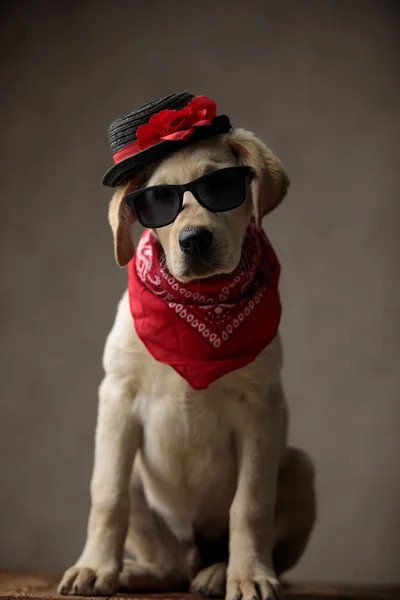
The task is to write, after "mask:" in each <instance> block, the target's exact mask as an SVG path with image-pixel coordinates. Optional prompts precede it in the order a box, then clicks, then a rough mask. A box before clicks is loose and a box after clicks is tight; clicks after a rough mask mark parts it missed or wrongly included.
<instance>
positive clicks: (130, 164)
mask: <svg viewBox="0 0 400 600" xmlns="http://www.w3.org/2000/svg"><path fill="white" fill-rule="evenodd" d="M231 129H232V125H231V123H230V120H229V117H227V116H226V115H220V116H218V117H215V118H214V119H213V121H212V123H211V125H204V126H202V127H196V128H195V130H194V132H193V134H192V135H191V136H190V138H188V139H187V140H179V141H169V140H166V141H165V142H160V143H159V144H156V145H155V146H151V148H147V149H146V150H143V151H142V152H139V153H138V154H135V155H134V156H130V157H129V158H126V159H125V160H123V161H121V162H120V163H117V164H116V165H114V166H112V167H111V169H109V170H108V171H107V173H106V174H105V175H104V177H103V179H102V184H103V185H106V186H108V187H117V186H119V185H124V184H125V183H127V182H128V181H129V180H130V179H131V177H133V175H135V173H138V172H139V171H142V170H143V169H145V168H146V167H148V166H149V165H151V164H153V163H156V162H158V161H159V160H161V159H162V158H165V157H166V156H168V155H170V154H173V153H174V152H176V151H177V150H181V149H182V148H186V147H187V146H190V145H191V144H194V143H195V142H199V141H201V140H207V139H210V138H212V137H215V136H216V135H220V134H222V133H228V131H230V130H231Z"/></svg>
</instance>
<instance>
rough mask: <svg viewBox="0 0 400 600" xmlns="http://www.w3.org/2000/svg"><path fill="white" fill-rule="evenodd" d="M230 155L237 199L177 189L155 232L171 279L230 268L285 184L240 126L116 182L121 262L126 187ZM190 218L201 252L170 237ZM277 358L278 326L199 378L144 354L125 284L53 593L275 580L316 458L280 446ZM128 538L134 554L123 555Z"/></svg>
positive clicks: (305, 530)
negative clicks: (77, 541)
mask: <svg viewBox="0 0 400 600" xmlns="http://www.w3.org/2000/svg"><path fill="white" fill-rule="evenodd" d="M237 164H247V165H250V166H252V167H253V169H254V171H255V174H256V176H255V179H254V181H253V182H252V184H251V187H250V189H249V193H248V197H247V198H246V200H245V202H244V203H243V204H242V205H241V206H240V207H239V208H237V209H235V210H232V211H230V212H228V213H219V214H213V213H210V212H208V211H207V210H205V209H204V208H202V207H201V206H200V205H199V204H198V203H197V202H196V201H195V199H194V198H193V196H191V194H190V193H186V194H185V199H184V209H183V210H182V212H181V213H180V214H179V215H178V217H177V219H176V220H175V222H174V223H173V224H172V225H169V226H168V227H164V228H162V229H160V230H158V231H157V232H156V235H157V236H158V238H159V240H160V242H161V245H162V247H163V250H164V255H165V260H166V264H167V266H168V269H169V270H170V272H171V273H172V274H173V275H174V276H175V277H176V278H177V279H180V280H181V281H188V280H190V279H193V278H196V279H199V278H201V277H208V276H211V275H215V274H217V273H226V272H231V271H233V270H234V269H235V267H236V266H237V264H238V263H239V261H240V257H241V247H242V242H243V239H244V235H245V231H246V228H247V225H248V223H249V221H250V218H251V215H252V214H253V215H254V217H255V219H256V222H257V224H258V225H259V226H261V220H262V217H263V216H264V215H265V214H267V213H268V212H270V211H271V210H273V209H274V208H275V207H276V206H277V205H278V204H279V203H280V202H281V200H282V199H283V197H284V196H285V194H286V190H287V187H288V184H289V182H288V178H287V176H286V173H285V172H284V169H283V167H282V165H281V163H280V161H279V160H278V159H277V158H276V157H275V156H274V154H273V153H272V152H271V151H270V150H269V149H268V148H267V147H266V146H265V145H264V144H263V143H262V142H261V141H260V140H258V139H257V138H256V137H255V136H254V135H253V134H251V133H249V132H246V131H244V130H238V129H237V130H234V131H233V132H232V133H230V134H226V135H222V136H218V137H216V138H214V139H212V140H209V141H206V142H200V143H197V144H193V145H192V146H189V147H188V148H186V149H184V150H181V151H178V152H176V153H174V154H172V155H170V156H169V157H168V158H166V159H164V160H163V161H161V163H160V164H158V165H156V166H155V167H154V168H153V169H152V170H151V172H150V173H147V174H141V175H138V176H135V177H134V178H133V179H132V180H131V181H130V182H129V184H128V185H126V186H123V187H121V188H120V189H118V190H117V191H116V193H115V194H114V196H113V199H112V200H111V204H110V210H109V220H110V224H111V227H112V230H113V233H114V241H115V255H116V260H117V262H118V264H120V265H121V266H124V265H126V264H127V263H128V262H129V261H130V259H131V258H132V256H133V252H134V247H133V242H132V231H131V230H132V224H133V216H132V213H131V211H130V209H129V208H128V207H127V206H126V204H125V202H124V197H125V195H126V193H127V192H129V191H131V190H134V189H137V188H138V187H140V186H143V185H157V184H162V183H176V184H181V183H185V182H188V181H191V180H193V179H195V178H197V177H199V176H201V175H202V174H204V173H205V172H207V171H209V170H214V169H219V168H224V167H229V166H234V165H237ZM144 177H145V178H144ZM188 226H190V227H193V226H205V227H207V228H208V229H210V230H211V231H212V233H213V239H214V242H213V247H212V255H211V258H210V261H209V262H208V263H207V265H206V266H204V265H198V264H195V263H193V262H190V261H189V262H188V260H187V259H185V258H184V256H183V254H182V251H181V250H180V248H179V244H178V235H179V232H180V231H181V230H182V228H184V227H188ZM281 364H282V353H281V346H280V340H279V337H277V338H275V340H273V342H272V343H271V344H270V345H269V346H268V347H267V348H266V349H265V350H264V351H263V352H262V353H261V354H260V355H259V356H258V357H257V359H256V360H254V362H253V363H251V364H250V365H248V366H246V367H244V368H242V369H239V370H237V371H234V372H232V373H230V374H228V375H225V376H224V377H222V378H221V379H219V380H218V381H216V382H215V383H213V384H212V385H210V387H209V388H208V389H207V390H204V391H195V390H193V389H192V388H191V387H190V386H189V384H188V383H187V382H186V381H185V380H184V379H182V378H181V377H180V376H179V375H178V374H177V373H176V372H175V371H174V370H173V369H172V368H171V367H169V366H167V365H164V364H162V363H159V362H157V361H155V360H154V359H153V358H152V356H150V354H149V353H148V352H147V350H146V349H145V347H144V345H143V344H142V342H141V341H140V339H139V338H138V337H137V335H136V332H135V328H134V325H133V322H132V316H131V313H130V309H129V302H128V296H127V293H125V294H124V295H123V297H122V300H121V302H120V304H119V307H118V311H117V316H116V320H115V324H114V326H113V328H112V330H111V333H110V334H109V336H108V339H107V342H106V347H105V352H104V369H105V378H104V380H103V382H102V383H101V386H100V391H99V397H100V401H99V412H98V422H97V431H96V450H95V463H94V471H93V477H92V483H91V496H92V506H91V512H90V518H89V525H88V534H87V541H86V545H85V548H84V550H83V553H82V555H81V557H80V558H79V560H78V561H77V563H76V565H75V566H74V567H72V568H70V569H69V570H67V571H66V573H65V574H64V577H63V579H62V581H61V583H60V588H59V589H60V591H61V592H62V593H64V594H88V595H93V594H111V593H113V592H114V591H115V590H116V589H117V588H118V587H122V588H124V589H129V590H131V591H139V590H141V591H162V590H168V589H174V588H176V589H178V588H180V587H181V586H185V585H188V584H189V585H190V588H191V589H192V590H193V591H200V592H202V593H203V594H204V595H216V596H224V595H226V598H227V599H228V600H238V599H242V600H253V599H254V598H256V599H257V598H258V599H262V600H266V599H268V600H270V599H272V597H273V596H275V597H276V596H278V595H279V594H280V583H279V581H278V575H279V574H280V573H281V572H282V571H284V570H286V569H288V568H290V567H292V566H293V565H294V564H295V562H296V561H297V560H298V558H299V557H300V555H301V554H302V552H303V550H304V548H305V545H306V543H307V540H308V537H309V534H310V532H311V529H312V526H313V523H314V519H315V502H314V484H313V479H314V473H313V468H312V465H311V463H310V461H309V460H308V458H307V457H306V456H305V455H304V454H303V453H302V452H300V451H298V450H294V449H291V448H287V446H286V430H287V416H286V404H285V399H284V395H283V391H282V386H281V380H280V370H281ZM132 464H133V469H132ZM228 545H229V552H228ZM124 546H125V549H126V550H127V551H128V552H129V553H130V554H131V555H132V557H133V558H131V559H124ZM277 574H278V575H277Z"/></svg>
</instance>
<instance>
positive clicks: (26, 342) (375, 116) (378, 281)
mask: <svg viewBox="0 0 400 600" xmlns="http://www.w3.org/2000/svg"><path fill="white" fill-rule="evenodd" d="M398 8H399V4H398V3H396V2H393V3H392V2H385V1H379V2H378V1H376V2H369V1H344V0H342V1H339V0H337V1H336V2H328V1H322V0H321V1H320V2H310V1H300V0H298V1H297V2H294V1H292V2H262V1H257V0H246V1H245V2H234V1H232V2H221V1H218V0H216V1H214V2H210V1H208V0H201V1H199V2H189V1H188V0H186V1H185V2H183V1H182V2H181V1H176V2H173V1H171V2H156V1H153V0H147V1H142V2H140V3H139V2H134V1H130V2H128V1H114V2H94V1H90V0H86V1H82V2H78V1H70V2H65V1H64V2H61V1H57V2H55V1H53V2H49V3H45V2H43V1H36V2H19V1H14V2H2V3H1V11H2V15H1V16H2V31H1V43H2V51H1V62H2V71H1V90H2V91H1V99H0V101H1V121H2V125H1V141H2V151H1V154H2V156H1V187H0V189H1V220H0V227H1V238H0V243H1V259H2V260H1V263H2V265H1V268H2V272H1V280H0V281H1V307H0V308H1V312H0V319H1V341H2V343H1V357H0V386H1V391H0V393H1V395H0V401H1V405H0V422H1V436H0V461H1V465H0V466H1V475H0V477H1V479H0V483H1V500H0V562H1V564H2V566H3V567H5V566H8V567H21V568H22V567H29V568H45V569H52V568H56V569H61V568H64V567H66V566H69V564H70V563H71V561H73V560H75V558H76V557H77V555H78V553H79V552H80V550H81V546H82V544H83V541H84V534H85V526H86V518H87V513H88V507H89V477H90V472H91V466H92V453H93V450H92V447H93V434H94V426H95V414H96V403H97V399H96V388H97V385H98V383H99V381H100V379H101V376H102V370H101V353H102V346H103V342H104V338H105V335H106V334H107V332H108V330H109V328H110V326H111V323H112V320H113V317H114V311H115V305H116V302H117V300H118V298H119V297H120V294H121V293H122V290H123V288H124V285H125V277H126V275H125V273H124V271H121V270H119V269H118V268H117V267H116V265H115V264H114V262H113V251H112V242H111V234H110V231H109V228H108V224H107V219H106V213H107V202H108V199H109V191H108V190H107V189H105V188H102V187H101V185H100V179H101V176H102V174H103V172H104V171H105V170H106V169H107V168H108V167H109V166H110V165H111V155H110V151H109V148H108V141H107V126H108V124H109V122H111V120H113V119H114V118H116V117H118V116H120V115H123V114H125V113H127V112H129V111H130V110H132V109H133V108H135V107H137V106H139V105H140V104H142V103H144V102H146V101H149V100H153V99H155V98H157V97H159V96H161V95H164V94H168V93H171V92H175V91H184V90H187V91H192V92H194V93H196V94H206V95H209V96H210V97H212V98H215V99H216V100H217V101H218V103H219V105H220V109H221V111H223V112H226V113H228V114H229V115H230V116H231V119H232V121H233V122H234V123H235V124H237V125H239V126H243V127H246V128H248V129H251V130H254V131H255V132H256V133H257V134H258V135H259V136H260V137H261V138H263V139H264V140H265V141H266V142H267V143H268V144H269V145H270V146H271V147H272V148H273V149H274V150H275V151H276V153H277V154H278V155H279V156H280V157H281V158H282V159H283V161H284V163H285V165H286V167H287V170H288V172H289V173H290V175H291V179H292V187H291V191H290V195H289V197H288V199H287V201H286V202H285V203H284V205H283V206H282V207H281V208H279V209H278V211H277V212H276V214H274V215H272V216H271V217H270V218H268V219H267V220H266V222H265V226H266V228H267V230H268V232H269V234H270V236H271V239H272V240H273V242H274V244H275V245H276V248H277V250H278V253H279V256H280V258H281V261H282V263H283V276H282V297H283V303H284V319H283V325H282V332H283V338H284V343H285V348H286V366H285V373H284V376H285V385H286V389H287V393H288V397H289V402H290V406H291V414H292V424H291V439H292V440H293V443H294V444H296V445H299V446H301V447H303V448H305V449H306V450H307V451H308V452H310V453H311V454H312V456H313V457H314V460H315V462H316V465H317V468H318V494H319V505H320V508H319V521H318V526H317V528H316V530H315V533H314V536H313V538H312V542H311V544H310V546H309V549H308V551H307V554H306V555H305V557H304V559H303V560H302V562H301V564H300V565H299V567H298V568H297V569H296V571H295V572H293V574H292V577H293V578H294V577H296V578H298V579H310V580H320V581H327V580H331V581H353V582H394V581H396V580H397V581H400V568H399V554H400V523H399V488H400V485H399V484H400V481H399V478H400V475H399V473H400V469H399V450H400V443H399V434H398V430H399V426H400V414H399V412H400V409H399V407H400V402H399V384H400V372H399V363H400V336H399V333H400V332H399V323H400V316H399V304H400V283H399V277H398V273H399V257H400V252H399V246H400V242H399V218H400V201H399V193H398V190H399V176H398V171H399V165H398V161H399V147H398V141H399V134H400V128H399V111H398V106H399V87H400V85H399V76H398V71H397V67H398V64H397V61H398V56H399V53H398V38H399V27H398V25H399V10H398Z"/></svg>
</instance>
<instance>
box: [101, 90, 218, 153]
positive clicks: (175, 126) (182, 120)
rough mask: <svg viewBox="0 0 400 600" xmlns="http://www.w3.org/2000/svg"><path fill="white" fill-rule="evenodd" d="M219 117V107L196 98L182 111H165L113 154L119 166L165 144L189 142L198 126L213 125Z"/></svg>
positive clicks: (204, 98)
mask: <svg viewBox="0 0 400 600" xmlns="http://www.w3.org/2000/svg"><path fill="white" fill-rule="evenodd" d="M216 116H217V104H216V103H215V102H214V100H211V99H210V98H207V96H196V97H195V98H193V99H192V100H191V101H190V102H189V104H188V105H187V106H185V107H184V108H181V109H179V110H170V109H167V110H162V111H160V112H158V113H156V114H155V115H153V116H152V117H151V118H150V120H149V122H148V123H144V124H143V125H141V126H140V127H139V128H138V130H137V132H136V138H137V139H136V140H135V141H134V142H132V143H130V144H128V145H127V146H125V148H122V150H118V152H116V153H115V154H114V155H113V158H114V162H115V163H116V164H117V163H119V162H121V161H123V160H125V159H126V158H130V157H131V156H134V155H135V154H138V153H139V152H142V151H143V150H146V149H147V148H151V146H155V145H156V144H159V143H160V142H163V141H181V140H186V139H188V138H189V137H190V136H191V135H192V133H193V131H194V128H195V127H202V126H204V125H211V122H212V120H213V119H214V118H215V117H216Z"/></svg>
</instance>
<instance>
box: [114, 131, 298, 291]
mask: <svg viewBox="0 0 400 600" xmlns="http://www.w3.org/2000/svg"><path fill="white" fill-rule="evenodd" d="M238 165H242V166H245V165H246V166H250V167H252V169H253V171H254V178H253V180H252V182H251V183H249V185H248V188H247V192H246V198H245V200H244V202H243V204H241V205H240V206H239V207H237V208H235V209H233V210H230V211H227V212H218V213H213V212H210V211H209V210H207V209H206V208H203V207H202V206H201V205H200V204H199V203H198V202H197V200H196V199H195V197H194V196H193V195H192V194H191V192H185V194H184V201H183V209H182V211H181V212H180V213H179V214H178V216H177V217H176V219H175V221H174V222H173V223H172V224H170V225H167V226H166V227H162V228H159V229H156V230H154V233H155V235H156V236H157V238H158V239H159V241H160V243H161V246H162V248H163V251H164V255H165V260H166V264H167V267H168V269H169V271H170V272H171V273H172V275H173V276H174V277H175V278H176V279H178V280H180V281H190V280H192V279H201V278H206V277H212V276H214V275H217V274H221V273H230V272H232V271H233V270H234V269H235V268H236V267H237V265H238V264H239V261H240V258H241V251H242V244H243V241H244V237H245V233H246V230H247V227H248V224H249V221H250V219H251V216H252V215H253V216H254V218H255V221H256V224H257V226H258V227H261V221H262V218H263V216H264V215H266V214H267V213H269V212H271V211H272V210H273V209H274V208H276V207H277V206H278V204H280V202H281V201H282V200H283V198H284V196H285V195H286V191H287V188H288V186H289V179H288V177H287V175H286V173H285V171H284V169H283V166H282V164H281V162H280V160H279V159H278V158H277V157H276V156H275V155H274V154H273V153H272V152H271V150H270V149H269V148H267V146H265V145H264V144H263V143H262V142H261V141H260V140H259V139H258V138H256V137H255V136H254V135H253V134H252V133H250V132H247V131H245V130H243V129H235V130H234V131H233V132H232V133H229V134H225V135H220V136H217V137H215V138H213V139H211V140H207V141H203V142H198V143H195V144H193V145H191V146H189V147H187V148H185V149H183V150H180V151H177V152H175V153H174V154H172V155H170V156H168V157H167V158H165V159H164V160H162V161H160V162H159V163H158V164H157V165H156V166H155V167H154V168H153V169H152V171H151V172H150V173H147V174H145V173H141V174H139V175H136V176H134V177H133V178H132V179H131V181H130V182H129V183H128V184H126V185H125V186H122V187H120V188H118V189H117V191H116V192H115V194H114V196H113V198H112V200H111V203H110V209H109V221H110V225H111V228H112V230H113V234H114V247H115V257H116V260H117V263H118V264H119V265H120V266H125V265H127V264H128V262H129V261H130V260H131V258H132V256H133V253H134V245H133V240H132V225H133V223H134V221H135V217H134V215H133V213H132V210H131V209H130V208H129V206H128V205H127V204H126V203H125V196H126V195H127V194H128V193H130V192H132V191H134V190H136V189H139V188H141V187H143V186H145V187H149V186H156V185H166V184H167V185H171V184H172V185H181V184H184V183H188V182H190V181H193V180H195V179H197V178H199V177H201V176H203V175H204V174H206V173H208V172H211V171H215V170H217V169H224V168H227V167H233V166H238ZM194 247H195V248H196V251H195V252H194V251H193V248H194Z"/></svg>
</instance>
